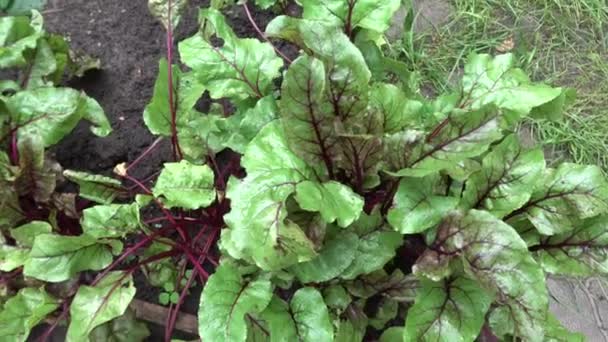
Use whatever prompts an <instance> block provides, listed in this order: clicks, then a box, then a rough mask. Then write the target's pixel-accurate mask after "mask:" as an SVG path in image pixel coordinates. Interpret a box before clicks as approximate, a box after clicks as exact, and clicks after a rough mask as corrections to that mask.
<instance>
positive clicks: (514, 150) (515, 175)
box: [462, 135, 545, 218]
mask: <svg viewBox="0 0 608 342" xmlns="http://www.w3.org/2000/svg"><path fill="white" fill-rule="evenodd" d="M544 168H545V158H544V156H543V152H542V151H541V150H540V149H535V150H528V151H526V150H524V149H523V148H522V147H521V146H520V145H519V142H518V141H517V138H516V137H515V136H514V135H510V136H508V137H506V138H505V139H504V140H503V141H502V142H501V143H500V144H499V145H497V146H495V147H494V148H493V149H492V151H491V152H490V153H488V154H487V155H486V156H485V157H484V159H483V166H482V169H481V170H480V171H478V172H476V173H474V174H472V175H471V177H470V178H469V179H468V180H467V183H466V188H465V191H464V193H463V195H462V203H463V205H464V206H466V207H468V208H477V209H486V210H487V211H489V212H490V213H492V214H493V215H494V216H496V217H498V218H502V217H504V216H505V215H507V214H509V213H511V212H512V211H513V210H515V209H518V208H520V207H521V206H523V205H524V204H525V203H526V202H527V201H528V200H529V199H530V196H531V195H532V192H533V191H534V187H535V186H536V184H537V183H538V182H539V180H540V176H541V174H542V171H543V170H544Z"/></svg>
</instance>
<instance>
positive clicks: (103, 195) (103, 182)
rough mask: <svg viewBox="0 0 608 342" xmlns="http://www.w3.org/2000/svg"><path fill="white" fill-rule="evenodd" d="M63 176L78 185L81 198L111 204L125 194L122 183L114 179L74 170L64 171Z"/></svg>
mask: <svg viewBox="0 0 608 342" xmlns="http://www.w3.org/2000/svg"><path fill="white" fill-rule="evenodd" d="M63 176H64V177H65V178H67V179H69V180H70V181H72V182H74V183H76V184H78V186H79V191H78V195H79V196H80V197H82V198H86V199H88V200H91V201H94V202H97V203H101V204H111V203H112V201H114V199H115V198H116V197H118V196H119V195H121V194H122V193H123V192H124V190H123V189H122V183H121V182H120V181H119V180H117V179H114V178H110V177H105V176H101V175H94V174H90V173H87V172H81V171H73V170H65V171H63Z"/></svg>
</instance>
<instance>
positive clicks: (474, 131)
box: [386, 106, 502, 177]
mask: <svg viewBox="0 0 608 342" xmlns="http://www.w3.org/2000/svg"><path fill="white" fill-rule="evenodd" d="M501 121H502V118H501V112H500V111H499V110H498V109H497V108H496V107H493V106H488V107H483V108H481V109H479V110H476V111H473V112H467V113H462V112H459V113H456V114H453V115H450V116H448V117H447V118H446V119H445V121H444V122H443V123H442V124H441V125H438V126H437V127H436V128H435V129H434V130H433V131H432V132H430V133H429V134H428V135H427V136H424V135H421V134H415V133H413V132H408V131H406V132H403V133H398V134H397V135H395V136H394V137H393V138H392V139H389V140H388V141H387V148H388V152H386V153H387V154H388V153H396V154H397V155H396V156H394V157H392V158H393V160H395V162H393V163H392V164H393V165H391V166H392V167H398V168H400V170H399V171H397V172H393V173H392V174H393V175H395V176H412V177H423V176H426V175H428V174H432V173H435V172H438V171H441V170H444V169H448V168H453V167H454V166H455V165H457V164H458V163H459V162H462V161H463V160H465V159H466V158H470V157H475V156H478V155H480V154H482V153H483V152H485V151H486V150H487V149H488V147H489V145H490V144H491V143H492V142H494V141H496V140H498V139H500V138H501V136H502V134H501V129H500V122H501Z"/></svg>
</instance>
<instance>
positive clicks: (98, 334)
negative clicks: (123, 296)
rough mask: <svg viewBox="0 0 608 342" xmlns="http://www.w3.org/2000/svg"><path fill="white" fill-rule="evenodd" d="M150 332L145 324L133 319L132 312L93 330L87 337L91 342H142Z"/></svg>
mask: <svg viewBox="0 0 608 342" xmlns="http://www.w3.org/2000/svg"><path fill="white" fill-rule="evenodd" d="M148 336H150V331H149V330H148V326H147V325H146V323H144V322H141V321H138V320H137V319H136V318H135V313H134V312H133V310H128V309H127V311H126V312H125V314H124V315H122V316H120V317H118V318H116V319H113V320H112V321H110V322H108V323H105V324H102V325H100V326H98V327H97V328H95V329H93V331H91V333H90V335H89V339H90V340H91V341H92V342H109V341H111V342H142V341H144V340H145V339H146V338H147V337H148Z"/></svg>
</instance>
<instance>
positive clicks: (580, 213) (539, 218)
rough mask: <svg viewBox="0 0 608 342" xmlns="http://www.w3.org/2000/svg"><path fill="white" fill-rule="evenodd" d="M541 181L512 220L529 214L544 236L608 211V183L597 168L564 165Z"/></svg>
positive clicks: (529, 217)
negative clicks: (523, 214)
mask: <svg viewBox="0 0 608 342" xmlns="http://www.w3.org/2000/svg"><path fill="white" fill-rule="evenodd" d="M541 178H542V180H541V182H540V184H539V186H538V187H537V189H536V191H534V193H533V194H532V197H531V198H530V200H529V201H528V202H527V203H526V204H524V205H523V207H522V208H520V209H518V210H517V211H515V212H513V213H511V214H510V215H509V216H507V217H508V218H511V217H513V216H516V215H518V214H522V213H525V214H526V216H527V217H528V219H529V220H530V221H531V222H532V223H533V224H534V226H535V227H536V229H538V231H539V232H540V233H541V234H544V235H552V234H559V233H565V232H568V231H570V230H572V229H573V228H574V227H575V226H576V225H577V222H578V221H579V220H580V219H585V218H589V217H593V216H596V215H599V214H602V213H606V212H607V211H608V182H607V181H606V178H605V177H604V175H603V173H602V171H601V169H600V168H599V167H597V166H587V165H577V164H571V163H563V164H561V165H560V166H559V167H558V168H557V169H547V170H546V172H545V173H544V174H543V175H542V176H541Z"/></svg>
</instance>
